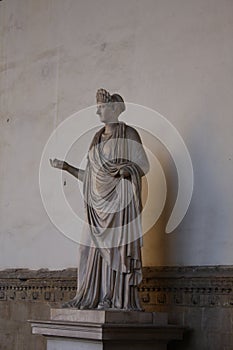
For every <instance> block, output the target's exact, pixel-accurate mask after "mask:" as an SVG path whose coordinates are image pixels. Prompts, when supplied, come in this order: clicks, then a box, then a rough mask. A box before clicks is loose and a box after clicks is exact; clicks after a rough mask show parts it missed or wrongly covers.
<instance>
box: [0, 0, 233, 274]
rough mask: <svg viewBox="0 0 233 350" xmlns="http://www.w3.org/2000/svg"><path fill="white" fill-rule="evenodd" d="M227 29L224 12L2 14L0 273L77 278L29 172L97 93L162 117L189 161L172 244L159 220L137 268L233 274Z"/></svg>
mask: <svg viewBox="0 0 233 350" xmlns="http://www.w3.org/2000/svg"><path fill="white" fill-rule="evenodd" d="M232 17H233V3H232V2H231V1H229V0H222V1H218V0H204V1H203V0H195V1H186V0H175V1H172V0H156V1H153V0H145V1H135V0H128V1H123V0H120V1H117V2H116V1H107V0H98V1H91V0H86V1H81V0H80V1H77V0H67V1H62V0H37V1H34V0H20V1H18V0H3V1H1V2H0V34H1V41H0V111H1V115H0V162H1V165H0V178H1V181H0V222H1V228H0V245H1V255H0V267H1V268H8V267H29V268H40V267H48V268H53V269H59V268H63V267H68V266H76V254H77V252H76V245H75V244H74V243H72V242H71V241H69V240H68V239H67V238H65V237H64V236H63V235H61V234H60V233H59V232H58V231H57V230H56V229H55V227H54V226H53V225H52V223H51V222H50V220H49V218H48V217H47V215H46V212H45V211H44V208H43V206H42V202H41V198H40V193H39V185H38V168H39V163H40V157H41V153H42V150H43V147H44V145H45V143H46V141H47V139H48V137H49V135H50V134H51V132H52V131H53V130H54V128H55V127H56V126H57V125H58V124H59V123H60V122H61V121H63V120H65V119H66V118H67V117H68V116H69V115H71V114H72V113H74V112H76V111H77V110H79V109H82V108H85V107H87V106H90V105H92V104H94V102H95V91H96V90H97V88H99V87H106V88H108V89H109V90H110V91H117V92H120V93H121V94H122V95H123V96H124V97H125V99H126V100H127V101H129V102H135V103H138V104H142V105H145V106H148V107H150V108H153V109H156V110H157V111H159V112H160V113H161V114H162V115H164V116H165V117H166V118H167V119H168V120H169V121H171V123H173V125H174V126H175V127H176V128H177V129H178V131H179V132H180V134H181V135H182V137H183V139H184V141H185V143H186V145H187V147H188V149H189V151H190V154H191V158H192V161H193V166H194V176H195V183H194V193H193V199H192V202H191V206H190V208H189V211H188V213H187V215H186V217H185V219H184V220H183V222H182V223H181V224H180V226H179V227H178V228H177V230H176V232H175V233H173V234H171V235H165V234H164V233H163V221H164V218H162V219H161V220H160V221H159V222H158V224H157V226H156V227H155V228H154V230H152V231H150V232H149V233H148V234H147V235H146V237H145V245H144V255H143V257H144V265H147V266H148V265H160V264H162V265H179V264H180V265H205V264H207V265H209V264H210V265H215V264H232V263H233V257H232V248H233V236H232V234H231V232H232V227H233V216H232V207H233V195H232V194H233V192H232V191H233V188H232V178H233V176H232V175H233V163H232V160H233V154H232V149H233V139H232V129H233V118H232V110H233V100H232V88H233V75H232V72H233V61H232V55H233V41H232V37H233V24H232V23H233V22H232ZM80 122H82V121H80ZM90 127H91V125H90ZM142 127H143V118H142ZM167 168H168V166H167ZM168 170H169V169H168ZM170 177H171V176H170ZM66 180H67V186H69V185H70V186H72V180H70V179H69V178H68V177H67V179H66ZM170 180H171V183H173V182H172V178H171V179H170ZM175 185H176V181H174V186H175Z"/></svg>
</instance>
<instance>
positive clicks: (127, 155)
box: [50, 89, 149, 310]
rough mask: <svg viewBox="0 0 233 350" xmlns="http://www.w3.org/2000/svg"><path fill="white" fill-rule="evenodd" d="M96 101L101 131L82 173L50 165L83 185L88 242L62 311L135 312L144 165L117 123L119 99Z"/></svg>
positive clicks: (130, 133)
mask: <svg viewBox="0 0 233 350" xmlns="http://www.w3.org/2000/svg"><path fill="white" fill-rule="evenodd" d="M96 99H97V114H98V115H99V118H100V121H101V122H102V123H104V127H103V128H101V129H100V130H99V131H98V132H97V133H96V134H95V136H94V138H93V140H92V142H91V145H90V148H89V151H88V156H87V159H88V161H87V166H86V169H85V170H82V169H77V168H75V167H73V166H71V165H70V164H68V163H67V162H65V161H61V160H58V159H53V160H50V163H51V166H52V167H54V168H58V169H61V170H64V171H67V172H68V173H70V174H72V175H73V176H75V177H76V178H77V179H78V180H80V181H82V182H83V193H84V207H85V214H86V220H87V225H86V226H87V227H86V233H85V234H86V235H87V236H88V237H89V240H90V242H91V244H90V242H89V243H88V244H86V245H81V244H80V245H79V256H78V258H79V262H78V288H77V294H76V296H75V298H74V299H73V300H71V301H69V302H67V303H66V304H64V307H74V308H78V309H104V310H105V309H121V310H122V309H124V310H141V306H140V302H139V296H138V289H137V286H138V285H139V283H140V282H141V279H142V261H141V245H142V238H141V237H142V234H141V230H142V228H141V210H142V203H141V178H142V176H144V175H145V174H146V173H147V172H148V170H149V163H148V159H147V156H146V153H145V151H144V148H143V146H142V142H141V139H140V136H139V134H138V132H137V131H136V130H135V129H134V128H133V127H131V126H129V125H127V124H125V123H124V122H120V121H119V120H118V117H119V116H120V114H121V113H122V112H123V111H124V110H125V108H126V107H125V103H124V100H123V98H122V97H121V96H120V95H118V94H113V95H110V93H109V92H108V91H106V90H105V89H99V90H98V91H97V94H96Z"/></svg>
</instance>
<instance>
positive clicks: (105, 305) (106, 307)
mask: <svg viewBox="0 0 233 350" xmlns="http://www.w3.org/2000/svg"><path fill="white" fill-rule="evenodd" d="M109 309H111V301H110V300H107V299H106V300H103V301H101V302H100V303H99V304H98V306H97V310H109Z"/></svg>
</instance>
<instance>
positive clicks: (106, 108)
mask: <svg viewBox="0 0 233 350" xmlns="http://www.w3.org/2000/svg"><path fill="white" fill-rule="evenodd" d="M96 114H98V115H99V117H100V121H101V122H102V123H114V122H116V116H115V113H114V110H113V109H112V106H111V104H110V103H98V104H97V111H96Z"/></svg>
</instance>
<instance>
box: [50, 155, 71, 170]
mask: <svg viewBox="0 0 233 350" xmlns="http://www.w3.org/2000/svg"><path fill="white" fill-rule="evenodd" d="M49 161H50V165H51V166H52V167H53V168H57V169H61V170H67V169H68V163H66V162H64V161H63V160H59V159H56V158H55V159H49Z"/></svg>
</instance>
